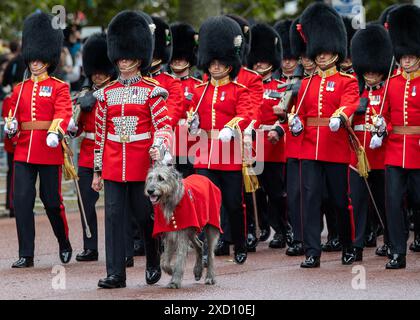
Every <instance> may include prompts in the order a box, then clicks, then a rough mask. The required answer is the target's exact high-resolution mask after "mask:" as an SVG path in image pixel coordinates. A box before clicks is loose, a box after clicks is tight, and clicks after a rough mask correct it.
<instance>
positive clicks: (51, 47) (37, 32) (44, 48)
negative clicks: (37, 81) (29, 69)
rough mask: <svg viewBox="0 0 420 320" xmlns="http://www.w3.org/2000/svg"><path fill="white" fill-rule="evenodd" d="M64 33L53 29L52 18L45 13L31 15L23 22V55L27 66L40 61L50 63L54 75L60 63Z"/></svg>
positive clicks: (49, 70)
mask: <svg viewBox="0 0 420 320" xmlns="http://www.w3.org/2000/svg"><path fill="white" fill-rule="evenodd" d="M63 38H64V36H63V31H62V30H61V29H60V28H53V26H52V17H51V16H50V15H48V14H46V13H44V12H36V13H33V14H31V15H29V16H28V17H27V18H26V19H25V21H24V22H23V33H22V55H23V59H24V61H25V64H26V65H29V63H30V62H31V61H35V60H39V61H42V62H44V63H48V64H49V67H48V72H49V73H52V72H54V70H55V69H56V68H57V66H58V64H59V62H60V56H61V48H62V45H63Z"/></svg>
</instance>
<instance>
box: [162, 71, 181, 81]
mask: <svg viewBox="0 0 420 320" xmlns="http://www.w3.org/2000/svg"><path fill="white" fill-rule="evenodd" d="M164 74H166V75H167V76H170V77H171V78H172V79H178V78H177V77H175V76H174V75H173V74H170V73H168V72H166V71H165V72H164Z"/></svg>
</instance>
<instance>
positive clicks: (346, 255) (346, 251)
mask: <svg viewBox="0 0 420 320" xmlns="http://www.w3.org/2000/svg"><path fill="white" fill-rule="evenodd" d="M355 259H356V254H355V250H354V248H353V247H347V248H343V252H342V255H341V263H342V264H343V265H346V266H348V265H351V264H353V262H354V261H355Z"/></svg>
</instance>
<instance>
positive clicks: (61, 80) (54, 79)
mask: <svg viewBox="0 0 420 320" xmlns="http://www.w3.org/2000/svg"><path fill="white" fill-rule="evenodd" d="M51 78H52V79H54V80H57V81H58V82H61V83H66V82H65V81H63V80H60V79H58V78H56V77H51Z"/></svg>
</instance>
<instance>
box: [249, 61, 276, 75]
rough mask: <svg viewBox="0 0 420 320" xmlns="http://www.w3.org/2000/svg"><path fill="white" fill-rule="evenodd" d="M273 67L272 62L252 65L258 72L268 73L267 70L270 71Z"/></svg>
mask: <svg viewBox="0 0 420 320" xmlns="http://www.w3.org/2000/svg"><path fill="white" fill-rule="evenodd" d="M272 68H273V66H272V64H271V63H268V62H257V63H256V64H254V66H253V67H252V69H253V70H254V71H256V72H258V73H259V74H266V73H267V72H270V71H271V69H272Z"/></svg>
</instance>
